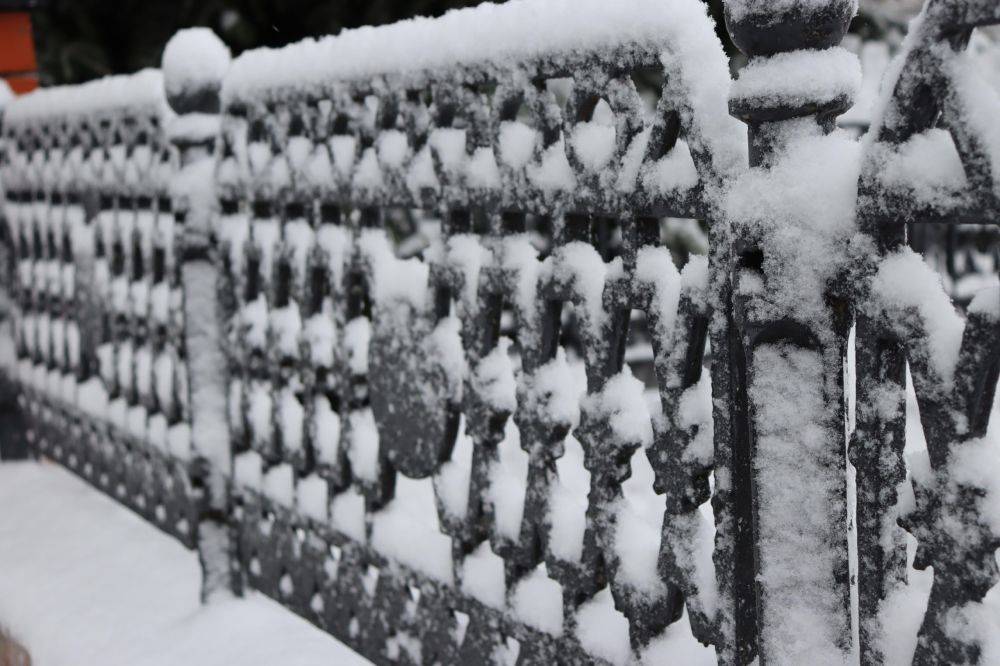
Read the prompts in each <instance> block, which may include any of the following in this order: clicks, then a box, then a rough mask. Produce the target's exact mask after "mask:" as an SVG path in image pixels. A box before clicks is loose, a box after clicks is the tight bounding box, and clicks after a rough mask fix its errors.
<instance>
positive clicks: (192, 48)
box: [163, 28, 231, 114]
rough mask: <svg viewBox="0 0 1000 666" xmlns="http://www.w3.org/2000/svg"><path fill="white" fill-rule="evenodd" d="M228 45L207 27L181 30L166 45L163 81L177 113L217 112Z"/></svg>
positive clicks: (227, 62)
mask: <svg viewBox="0 0 1000 666" xmlns="http://www.w3.org/2000/svg"><path fill="white" fill-rule="evenodd" d="M230 59H231V58H230V54H229V47H228V46H226V45H225V44H224V43H223V42H222V40H221V39H219V38H218V37H217V36H216V34H215V33H214V32H212V31H211V30H209V29H208V28H188V29H186V30H181V31H179V32H178V33H177V34H175V35H174V36H173V37H171V38H170V41H169V42H167V45H166V47H165V48H164V49H163V84H164V87H165V88H166V92H167V100H168V101H169V102H170V106H171V107H172V108H173V110H174V111H176V112H177V113H178V114H184V113H218V112H219V90H220V89H221V87H222V77H223V76H225V74H226V70H228V69H229V62H230Z"/></svg>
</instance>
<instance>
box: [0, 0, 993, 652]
mask: <svg viewBox="0 0 1000 666" xmlns="http://www.w3.org/2000/svg"><path fill="white" fill-rule="evenodd" d="M854 10H855V5H854V3H853V2H851V1H850V0H830V1H829V2H824V3H817V2H790V3H783V4H782V5H781V6H780V7H778V8H771V7H768V8H766V9H762V8H761V7H760V6H758V5H757V4H754V3H747V2H731V3H729V4H728V5H727V27H728V29H729V31H730V33H731V35H732V36H733V38H734V41H735V43H736V44H737V45H738V46H739V47H740V48H741V49H742V50H743V51H744V53H745V54H746V55H747V56H748V57H749V64H748V66H747V68H746V69H744V70H743V71H742V72H741V73H740V76H739V79H738V81H737V82H735V83H734V84H733V85H732V89H731V90H730V87H729V86H730V80H729V72H728V67H727V62H726V59H725V57H724V54H723V51H722V47H721V45H720V44H719V43H718V40H717V39H716V38H715V36H714V32H713V30H714V26H713V25H712V23H711V20H710V19H709V18H708V16H707V14H706V12H705V10H704V9H703V7H702V5H701V4H700V3H698V2H695V1H694V0H671V1H669V2H668V1H664V2H654V1H653V0H648V1H646V0H643V1H642V2H638V3H636V4H635V6H634V7H630V8H628V9H626V8H625V7H618V6H616V5H612V6H610V7H605V6H604V5H602V4H601V3H598V2H590V1H588V2H582V3H577V4H573V5H571V4H570V3H569V2H563V1H559V2H552V3H547V4H546V3H538V2H527V1H521V2H512V3H509V4H508V5H504V6H499V7H486V8H480V9H474V10H469V11H463V12H456V13H452V14H448V15H446V16H445V17H443V18H441V19H436V20H433V21H417V22H404V23H402V24H398V25H394V26H389V27H386V28H378V29H372V30H362V31H357V32H348V33H345V34H343V35H340V36H337V37H330V38H326V39H324V40H320V41H317V42H306V43H303V44H297V45H292V46H290V47H287V48H286V49H282V50H277V51H269V50H261V51H252V52H249V53H247V54H244V55H243V56H241V57H240V58H238V59H237V60H235V61H233V62H232V63H230V62H229V58H228V52H227V51H226V49H225V47H224V46H222V45H221V44H220V43H218V42H217V40H215V41H213V40H214V37H211V36H210V35H209V34H206V31H200V30H195V31H185V32H182V33H179V35H178V36H177V37H175V39H174V40H173V41H172V42H171V44H170V45H168V48H167V51H166V52H165V56H164V72H165V73H164V75H163V76H161V75H160V74H159V73H158V72H152V71H147V72H141V73H139V74H136V75H132V76H128V77H112V78H108V79H103V80H100V81H97V82H92V83H90V84H86V85H84V86H77V87H69V88H57V89H50V90H43V91H40V92H38V93H34V94H32V95H30V96H27V97H25V98H22V99H20V100H18V101H16V102H14V103H13V104H12V105H11V106H10V107H9V108H8V109H7V110H6V113H5V116H4V119H3V137H4V159H3V167H2V171H0V178H2V183H3V187H4V191H5V196H6V200H5V208H4V210H5V217H6V220H7V226H6V229H7V231H8V235H7V240H8V241H9V246H10V248H11V250H12V256H13V258H14V261H13V263H14V266H13V269H12V271H11V272H10V273H11V275H10V279H9V283H8V285H7V287H8V290H9V292H10V293H11V295H12V299H13V303H14V310H15V317H14V321H15V333H14V338H15V343H16V350H17V355H18V360H17V362H16V364H15V365H14V367H13V368H12V369H11V371H12V374H13V375H14V376H15V377H16V381H17V382H18V383H19V386H20V388H21V398H20V402H21V404H22V407H23V409H24V411H25V413H26V414H27V415H28V417H29V421H30V426H29V428H28V430H27V436H28V439H29V441H30V442H31V446H32V449H33V451H34V452H35V453H36V454H37V455H43V456H46V457H50V458H54V459H56V460H58V461H60V462H62V463H64V464H65V465H66V466H68V467H69V468H71V469H73V470H74V471H76V472H78V473H79V474H81V475H82V476H83V477H84V478H86V479H88V480H90V481H91V482H92V483H94V484H95V485H96V486H98V487H99V488H101V489H103V490H104V491H105V492H108V493H109V494H111V495H112V496H114V497H116V498H117V499H119V501H121V502H122V503H124V504H126V505H128V506H130V507H131V508H133V509H134V510H135V511H137V512H139V513H141V514H142V515H143V516H145V517H146V518H147V519H148V520H149V521H151V522H152V523H154V524H156V525H158V526H160V527H161V528H162V529H164V530H165V531H167V532H169V533H171V534H173V535H174V536H176V537H177V538H178V539H180V540H181V541H182V542H183V543H185V544H186V545H188V546H189V547H192V548H197V549H198V552H199V556H200V558H201V561H202V564H203V570H204V580H205V585H204V589H203V595H204V596H205V597H206V598H209V597H211V596H213V595H215V594H218V593H225V592H226V591H235V592H237V593H240V592H241V591H242V590H243V589H244V588H245V587H251V588H255V589H258V590H261V591H263V592H264V593H266V594H267V595H269V596H271V597H273V598H275V599H276V600H278V601H280V602H281V603H283V604H284V605H286V606H288V607H289V608H291V609H292V610H294V611H295V612H297V613H299V614H301V615H302V616H303V617H305V618H307V619H309V620H310V621H311V622H313V623H315V624H317V625H319V626H321V627H323V628H325V629H326V630H327V631H329V632H331V633H332V634H334V635H335V636H337V637H338V638H339V639H341V640H343V641H344V642H346V643H347V644H349V645H351V646H352V647H354V648H355V649H356V650H358V651H359V652H361V653H362V654H364V655H366V656H368V657H369V658H371V659H372V660H374V661H376V662H380V663H381V662H395V661H401V662H407V663H485V662H487V661H489V660H499V661H502V662H504V663H547V662H559V663H562V662H575V663H592V662H610V663H626V662H628V661H629V660H630V659H632V658H637V659H644V660H647V661H650V662H653V661H656V660H664V659H667V660H669V659H671V658H675V659H685V658H688V657H686V656H685V655H688V656H690V655H691V654H694V652H691V651H692V650H694V651H697V650H698V649H702V648H699V647H698V642H700V643H702V644H704V645H708V646H711V648H714V650H715V654H716V656H717V658H718V660H719V662H720V663H732V664H737V663H738V664H748V663H751V662H753V661H754V659H759V660H760V663H765V662H769V663H802V660H803V659H805V658H806V656H808V657H809V658H817V656H822V657H824V658H826V659H828V660H832V661H835V662H837V663H841V662H846V661H847V660H849V659H851V658H852V657H851V655H852V650H854V651H856V654H857V655H859V657H858V658H860V660H861V662H862V663H866V664H867V663H882V662H883V661H884V660H885V658H886V655H885V652H884V647H883V646H884V644H885V640H884V636H885V635H886V633H887V632H891V631H892V630H893V627H887V626H885V622H884V619H885V617H886V611H885V607H886V605H887V604H888V603H889V601H890V600H891V599H892V598H893V596H894V594H896V593H897V592H898V591H899V590H900V589H902V588H903V587H905V584H906V583H905V581H906V575H907V574H906V569H907V567H906V546H905V540H904V534H905V533H904V530H903V527H905V530H906V531H907V532H909V533H910V534H911V535H913V536H914V537H916V539H917V543H918V550H917V554H916V562H915V564H916V566H918V567H927V566H933V567H934V574H933V587H932V589H931V591H930V600H929V602H928V607H927V612H926V615H925V619H924V622H923V625H922V627H921V629H920V634H919V642H918V645H917V648H916V653H915V656H914V661H915V662H917V663H946V662H947V663H952V662H956V663H957V662H964V661H969V662H976V661H978V660H981V659H982V658H983V654H982V651H983V644H982V641H983V637H982V636H979V635H976V633H975V632H974V631H971V630H969V631H966V630H965V629H963V630H961V631H960V630H958V629H956V627H958V626H962V627H965V628H968V627H969V626H975V622H974V618H973V619H969V618H972V617H973V615H974V614H975V612H977V611H976V609H977V608H979V605H980V604H981V602H982V600H983V598H984V596H985V595H986V593H987V591H988V590H989V589H990V588H991V587H992V586H993V585H994V584H995V583H996V582H997V567H996V561H995V559H994V558H995V552H996V549H997V547H998V546H1000V534H998V532H997V529H996V523H997V521H996V517H995V516H991V515H990V514H989V510H990V509H989V507H990V504H989V502H988V501H986V499H988V498H992V497H994V495H993V493H996V492H997V490H998V489H996V488H994V487H992V486H990V482H989V481H988V480H983V479H982V478H981V475H979V476H977V475H976V474H971V473H969V466H970V465H973V466H974V465H976V464H977V463H976V461H980V462H982V461H986V462H984V463H983V464H987V463H989V461H990V460H996V459H998V458H1000V453H998V452H997V447H996V442H995V440H992V439H989V438H986V437H985V435H986V431H987V425H988V421H989V415H990V413H991V410H992V406H993V397H994V391H995V386H996V383H997V374H998V369H1000V335H998V334H1000V330H998V328H1000V323H998V321H1000V315H998V310H1000V294H998V293H997V290H995V289H993V290H986V291H984V292H980V293H979V294H977V295H976V297H975V298H974V299H972V303H971V305H970V306H969V308H968V315H967V318H965V319H963V318H962V317H961V316H960V315H959V314H957V313H956V312H955V311H954V310H953V307H952V305H951V303H950V300H949V299H948V297H947V296H945V295H944V292H943V291H942V288H941V285H940V284H939V283H937V282H935V281H934V280H933V279H931V280H930V281H929V282H927V281H926V280H925V279H924V278H926V276H927V275H931V276H933V273H932V272H930V269H928V268H926V267H925V266H924V264H923V263H922V262H920V261H919V259H918V258H917V256H916V255H914V254H912V252H910V251H908V250H906V249H904V248H903V246H904V244H905V240H906V236H905V229H906V228H907V225H911V226H913V225H918V224H921V223H925V222H933V223H944V224H952V223H958V222H961V223H977V224H995V223H996V222H997V220H998V219H1000V217H998V213H1000V204H998V186H997V183H998V182H1000V175H998V173H997V172H996V171H995V169H996V168H997V166H996V165H997V163H998V162H997V160H998V159H1000V157H998V152H993V147H992V146H991V145H990V144H989V137H990V136H992V134H991V132H993V131H994V130H995V128H993V127H991V126H989V123H987V124H985V125H984V124H983V121H982V118H983V117H984V116H983V113H984V109H989V108H992V107H990V106H989V104H991V103H992V100H993V98H989V97H988V96H987V98H986V100H985V102H984V101H983V100H982V99H980V98H981V97H982V95H977V94H976V93H977V90H979V89H978V88H977V87H976V84H975V81H974V80H972V79H970V78H969V77H968V76H967V73H968V71H967V70H968V67H967V66H966V65H967V63H965V62H964V61H963V59H962V51H963V48H964V46H965V45H966V44H967V42H968V37H969V34H970V32H971V31H972V30H973V29H974V28H975V27H976V26H980V25H986V24H990V23H1000V11H998V10H997V8H996V5H995V3H993V2H988V1H986V0H980V1H978V2H957V1H955V0H929V2H928V4H927V6H926V7H925V10H924V13H923V15H922V19H921V21H920V22H919V23H917V24H915V27H914V31H913V33H912V34H911V36H910V38H909V40H908V42H907V47H906V48H907V51H906V52H905V54H904V55H903V56H901V59H900V61H899V63H900V64H899V68H898V74H897V75H896V76H897V78H896V80H895V83H894V87H892V88H891V89H890V90H889V91H887V92H886V95H885V104H884V112H883V113H882V115H881V119H879V120H876V121H875V122H874V123H873V128H872V129H871V130H870V131H869V133H868V134H867V135H866V136H865V137H863V138H862V139H861V140H856V139H854V138H852V137H851V136H849V135H847V134H843V133H840V132H837V131H835V119H836V117H837V116H838V115H839V114H840V113H842V112H843V111H844V110H846V109H847V108H848V107H850V105H851V103H852V94H853V91H854V90H855V89H856V85H855V84H856V81H855V80H854V79H855V72H854V68H855V67H856V65H855V64H853V63H856V60H855V59H854V58H853V56H851V55H850V54H848V53H847V52H846V51H843V50H841V49H839V48H837V46H836V45H837V44H838V43H839V41H840V39H841V38H842V37H843V35H844V32H845V31H846V29H847V25H848V22H849V21H850V19H851V16H852V15H853V12H854ZM637 17H638V19H637ZM890 81H891V80H890ZM727 93H728V95H729V97H728V104H727ZM983 104H985V105H986V106H983ZM997 110H1000V107H997V108H993V111H992V112H994V113H995V112H996V111H997ZM730 113H731V114H732V116H734V117H735V118H738V119H739V120H741V121H743V123H745V124H746V126H747V127H748V130H747V128H745V127H744V126H743V125H742V124H741V123H740V122H737V121H736V120H734V119H733V118H732V117H730V115H729V114H730ZM994 118H995V116H994ZM993 125H995V122H994V123H993ZM921 142H923V143H921ZM935 142H938V143H941V142H944V144H945V146H944V148H945V149H950V150H951V153H948V154H953V153H954V154H957V158H958V161H959V162H960V164H959V167H960V171H961V176H962V177H961V178H959V177H955V178H953V179H947V180H946V181H945V185H948V187H946V186H944V185H943V186H942V187H936V188H934V189H933V191H932V192H931V194H928V191H927V189H926V188H923V189H921V188H920V187H919V182H918V181H919V179H914V178H909V179H908V177H907V174H908V173H911V172H912V168H915V167H914V166H913V165H914V164H917V166H918V167H919V164H920V163H921V162H920V160H921V159H923V156H926V155H927V154H928V153H926V152H923V153H921V152H920V149H921V146H923V147H924V148H926V145H925V144H934V143H935ZM917 144H920V145H917ZM747 146H749V151H747V148H746V147H747ZM946 152H947V150H946ZM941 154H944V153H933V155H941ZM907 169H911V171H907ZM952 184H953V185H954V187H950V185H952ZM949 187H950V189H949ZM666 218H687V219H691V220H693V219H697V220H700V221H701V224H703V225H704V227H705V228H707V230H708V242H709V253H708V255H707V257H706V256H697V255H691V256H690V257H688V256H687V252H686V251H685V252H680V253H674V254H672V253H671V249H670V248H669V247H667V245H666V244H665V241H666V242H669V241H670V239H671V238H673V236H672V235H671V233H673V232H670V233H664V229H665V228H669V229H674V230H675V229H676V228H677V225H676V224H673V225H672V226H671V225H670V224H667V223H664V219H666ZM690 224H692V225H695V226H694V227H693V228H694V229H695V233H698V234H700V233H701V232H700V231H698V229H699V227H698V226H697V225H696V223H694V222H691V223H690ZM994 238H995V237H994ZM986 242H987V245H988V243H989V241H986ZM993 242H994V244H995V240H994V241H993ZM985 251H987V252H988V251H990V248H989V247H987V248H986V250H985ZM992 251H993V252H994V253H995V247H994V248H992ZM675 257H677V258H683V259H684V263H683V265H678V264H676V263H675ZM994 269H995V267H994ZM952 277H953V278H954V277H956V275H953V276H952ZM921 279H924V281H923V282H921V281H920V280H921ZM911 283H912V284H913V285H916V286H913V287H912V288H911ZM942 299H943V300H942ZM942 303H943V304H944V306H946V307H945V308H944V310H942V308H941V305H942ZM852 345H854V347H855V349H856V363H855V362H854V361H853V355H849V353H848V352H849V348H850V347H851V346H852ZM630 349H631V350H636V351H635V352H634V353H633V351H629V353H626V351H627V350H630ZM708 350H710V351H708ZM706 352H708V353H706ZM849 356H851V358H852V360H851V361H849V360H848V358H849ZM634 359H644V361H642V362H639V363H632V364H630V362H629V361H631V360H634ZM907 367H909V371H910V373H911V374H912V378H913V386H914V389H915V391H916V396H917V400H918V403H919V406H920V419H921V422H922V425H923V430H924V434H925V436H926V441H927V454H926V460H927V463H926V466H927V467H929V469H930V472H924V473H917V471H914V472H913V474H911V475H909V476H908V475H907V467H906V465H905V464H904V460H903V445H904V442H905V439H906V438H905V422H906V410H905V408H904V405H905V396H906V376H907ZM633 370H634V372H633ZM636 375H638V376H639V377H640V378H641V379H637V378H636ZM647 384H648V385H649V388H648V389H647ZM854 386H856V387H857V388H856V390H857V410H856V413H857V419H856V427H853V430H851V427H852V426H853V425H854V424H853V415H852V414H851V413H849V410H848V405H849V403H850V402H851V400H850V398H849V392H850V391H849V389H851V388H853V387H854ZM848 439H849V441H848ZM990 447H992V448H990ZM977 456H979V457H978V458H977ZM990 456H992V458H991V457H990ZM970 460H971V461H973V462H969V461H970ZM911 466H913V468H914V470H916V469H917V467H919V465H917V464H916V463H913V464H912V465H911ZM855 475H856V480H855ZM911 483H912V488H913V493H915V497H916V500H915V502H914V501H912V500H909V501H908V500H907V494H908V492H909V491H908V489H909V488H911ZM853 488H856V498H857V499H856V502H854V501H850V502H849V490H850V489H853ZM984 498H985V499H984ZM908 504H912V505H913V506H912V507H911V509H912V510H908V509H907V505H908ZM897 520H898V524H897ZM899 525H902V526H903V527H900V526H899ZM852 542H856V544H857V557H856V561H854V560H855V558H853V557H852V556H851V548H850V544H851V543H852ZM851 572H854V575H853V576H852V573H851ZM854 577H856V587H857V598H858V601H857V624H856V626H854V623H853V622H852V601H851V597H852V585H853V583H852V578H854ZM956 618H958V619H957V620H956ZM963 618H964V619H963ZM855 629H856V630H857V632H858V636H859V639H858V642H857V644H855V641H854V639H853V638H852V635H853V633H854V631H855Z"/></svg>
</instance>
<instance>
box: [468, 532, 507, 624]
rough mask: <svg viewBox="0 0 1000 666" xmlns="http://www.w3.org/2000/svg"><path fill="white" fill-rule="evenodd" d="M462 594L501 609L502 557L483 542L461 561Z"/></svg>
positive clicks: (503, 595) (504, 590) (503, 584)
mask: <svg viewBox="0 0 1000 666" xmlns="http://www.w3.org/2000/svg"><path fill="white" fill-rule="evenodd" d="M462 594H467V595H469V596H470V597H472V598H473V599H477V600H478V601H481V602H482V603H484V604H486V605H487V606H489V607H490V608H494V609H496V610H503V609H504V605H505V598H506V585H505V582H504V564H503V559H501V558H500V557H498V556H497V555H495V554H494V553H493V551H492V550H491V549H490V544H489V542H483V543H481V544H479V546H478V547H477V548H476V549H475V550H474V551H472V552H471V553H470V554H469V555H467V556H466V558H465V559H464V560H463V561H462Z"/></svg>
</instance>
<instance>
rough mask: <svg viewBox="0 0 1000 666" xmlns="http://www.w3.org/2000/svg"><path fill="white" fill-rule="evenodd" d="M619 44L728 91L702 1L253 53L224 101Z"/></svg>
mask: <svg viewBox="0 0 1000 666" xmlns="http://www.w3.org/2000/svg"><path fill="white" fill-rule="evenodd" d="M623 45H626V46H629V47H631V48H633V49H635V50H638V49H654V50H670V51H672V52H675V55H676V57H678V58H682V59H684V60H685V61H686V62H685V64H686V65H687V66H689V67H693V68H697V69H698V70H699V74H700V75H701V76H704V77H706V78H707V79H708V80H709V82H710V83H709V84H707V85H706V88H708V87H714V88H716V89H717V90H719V89H723V90H724V89H725V87H726V85H727V82H728V79H729V75H728V71H726V69H725V64H726V63H725V59H724V57H723V55H722V50H721V44H720V43H719V40H718V38H717V37H715V33H714V26H713V25H712V22H711V19H710V18H709V17H708V14H707V13H706V10H705V7H704V5H703V4H702V3H700V2H695V1H693V0H634V1H632V2H628V3H625V2H606V1H604V0H551V1H549V2H534V1H531V0H514V1H513V2H508V3H506V4H502V5H496V4H492V3H483V4H481V5H479V6H477V7H474V8H470V9H463V10H456V11H451V12H448V13H446V14H445V15H444V16H442V17H440V18H436V19H430V18H423V17H421V18H414V19H410V20H406V21H400V22H398V23H394V24H392V25H387V26H381V27H364V28H358V29H355V30H346V31H344V32H342V33H340V34H339V35H335V36H329V37H324V38H321V39H319V40H314V39H309V40H305V41H302V42H297V43H295V44H291V45H289V46H285V47H282V48H277V49H270V48H262V49H255V50H252V51H249V52H247V53H244V54H243V55H241V56H240V57H238V58H237V59H236V60H235V62H234V63H233V68H232V71H231V72H230V73H229V75H228V77H227V79H226V83H225V86H224V90H223V95H224V97H226V99H227V100H230V101H233V100H238V99H244V98H247V97H251V96H255V95H257V94H260V93H261V92H264V91H267V90H272V91H274V90H283V89H288V88H293V89H294V88H305V87H311V86H315V85H322V84H329V83H334V82H337V81H350V80H360V79H369V78H371V77H374V76H380V75H385V74H397V73H400V74H407V75H416V74H419V73H424V72H440V71H444V70H453V69H454V68H455V66H456V65H459V66H470V67H471V66H475V67H494V68H505V67H510V66H511V65H513V64H520V63H525V62H528V61H531V60H534V59H539V58H563V59H565V60H566V61H573V60H578V59H580V58H581V57H586V56H589V55H591V54H594V53H604V54H612V53H614V54H615V55H619V56H621V55H624V54H621V47H622V46H623ZM623 64H624V63H623ZM720 83H721V85H720Z"/></svg>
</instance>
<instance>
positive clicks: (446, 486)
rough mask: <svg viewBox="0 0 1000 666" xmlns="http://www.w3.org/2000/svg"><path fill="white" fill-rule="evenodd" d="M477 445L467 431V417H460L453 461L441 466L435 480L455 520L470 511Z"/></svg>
mask: <svg viewBox="0 0 1000 666" xmlns="http://www.w3.org/2000/svg"><path fill="white" fill-rule="evenodd" d="M474 445H475V443H474V442H473V441H472V438H471V437H469V435H468V434H467V433H466V431H465V415H464V414H463V415H462V416H461V417H460V420H459V424H458V436H457V437H456V438H455V446H454V448H453V449H452V451H451V459H450V460H448V461H447V462H445V463H444V464H442V465H441V467H440V469H439V470H438V473H437V476H436V478H435V479H434V488H435V490H436V492H437V496H438V498H439V499H440V501H441V505H442V506H443V507H444V510H445V512H446V513H447V514H448V515H449V516H451V517H454V518H459V519H461V518H465V516H466V514H467V513H468V510H469V484H470V482H471V476H472V450H473V448H474Z"/></svg>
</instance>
